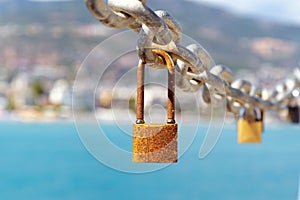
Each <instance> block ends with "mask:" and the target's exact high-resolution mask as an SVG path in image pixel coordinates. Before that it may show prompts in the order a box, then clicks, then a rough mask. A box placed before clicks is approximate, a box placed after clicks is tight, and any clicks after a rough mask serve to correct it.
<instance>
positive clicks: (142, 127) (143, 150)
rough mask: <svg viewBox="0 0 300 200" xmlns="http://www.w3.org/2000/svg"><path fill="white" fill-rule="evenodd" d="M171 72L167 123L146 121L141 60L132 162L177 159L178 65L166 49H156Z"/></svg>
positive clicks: (140, 63) (168, 161)
mask: <svg viewBox="0 0 300 200" xmlns="http://www.w3.org/2000/svg"><path fill="white" fill-rule="evenodd" d="M153 52H154V53H156V54H157V55H158V56H159V57H160V59H162V62H163V63H164V64H165V65H167V69H168V70H167V71H168V94H167V96H168V120H167V123H164V124H146V123H145V122H144V73H145V63H144V62H143V61H140V62H139V65H138V73H137V105H136V123H135V124H134V125H133V135H132V136H133V137H132V138H133V140H132V160H133V162H147V163H150V162H152V163H170V162H177V156H178V155H177V124H176V122H175V68H174V63H173V60H172V58H171V56H170V55H169V54H168V53H166V52H165V51H161V50H154V51H153Z"/></svg>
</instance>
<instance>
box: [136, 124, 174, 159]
mask: <svg viewBox="0 0 300 200" xmlns="http://www.w3.org/2000/svg"><path fill="white" fill-rule="evenodd" d="M177 156H178V155H177V124H134V126H133V155H132V160H133V161H134V162H157V163H169V162H177Z"/></svg>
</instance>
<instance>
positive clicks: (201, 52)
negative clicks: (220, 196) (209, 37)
mask: <svg viewBox="0 0 300 200" xmlns="http://www.w3.org/2000/svg"><path fill="white" fill-rule="evenodd" d="M86 5H87V7H88V9H89V10H90V12H91V13H92V14H93V15H94V16H95V17H96V18H97V19H98V20H99V21H101V22H102V23H103V24H104V25H106V26H109V27H113V28H125V27H127V28H129V29H131V30H133V31H134V32H136V33H138V34H139V38H138V44H137V48H138V54H139V57H140V58H141V59H142V60H143V61H144V62H145V63H147V64H148V65H149V66H152V67H155V68H163V67H164V66H162V65H161V64H159V61H158V56H157V55H156V54H155V53H153V51H152V50H153V49H161V50H164V51H167V52H168V53H169V54H170V55H171V56H172V59H173V60H174V63H175V64H176V85H177V86H178V87H179V88H180V89H182V90H183V91H185V92H196V91H199V90H200V88H201V87H202V86H203V89H202V90H201V92H202V93H201V95H202V98H203V100H204V101H205V102H206V103H208V104H210V103H211V102H221V101H224V100H225V99H226V100H227V110H228V111H230V112H232V113H235V114H238V113H239V111H240V109H241V108H242V107H245V108H251V109H254V108H259V109H262V110H266V109H271V110H275V111H280V110H282V109H284V108H286V107H287V106H288V103H289V99H290V98H292V92H293V91H294V90H295V89H296V88H298V87H299V86H300V67H298V68H296V69H295V70H294V73H293V75H292V76H291V77H290V78H288V79H286V80H285V81H283V82H282V83H280V84H278V85H277V86H276V87H275V88H274V89H273V90H266V89H262V88H261V87H260V86H255V85H253V84H251V83H250V82H248V81H246V80H235V81H233V76H232V71H231V70H230V69H229V68H228V67H226V66H224V65H215V64H214V62H213V60H212V58H211V57H210V55H209V54H208V52H207V51H206V50H205V49H204V48H203V47H202V46H200V45H197V44H192V45H189V46H187V47H184V46H182V45H181V37H182V29H181V27H180V25H179V23H178V22H177V21H176V20H175V19H174V18H173V17H172V16H171V15H170V14H169V13H167V12H166V11H163V10H158V11H153V10H151V9H150V8H149V7H147V5H146V0H126V1H125V0H124V1H119V0H107V3H105V2H104V1H103V0H86ZM211 98H214V101H212V99H211Z"/></svg>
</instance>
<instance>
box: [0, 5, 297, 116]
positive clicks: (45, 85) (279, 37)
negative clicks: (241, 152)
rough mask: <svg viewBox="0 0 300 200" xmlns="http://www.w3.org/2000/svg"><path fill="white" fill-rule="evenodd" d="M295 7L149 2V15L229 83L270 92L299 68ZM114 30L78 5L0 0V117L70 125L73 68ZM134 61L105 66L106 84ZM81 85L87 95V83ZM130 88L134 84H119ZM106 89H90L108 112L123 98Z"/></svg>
mask: <svg viewBox="0 0 300 200" xmlns="http://www.w3.org/2000/svg"><path fill="white" fill-rule="evenodd" d="M298 4H299V3H298V2H297V1H289V3H285V4H283V3H282V2H281V1H268V0H265V1H247V2H246V3H240V2H235V1H231V2H226V3H225V2H223V1H218V0H215V1H201V0H198V1H196V0H195V1H178V2H177V3H173V2H172V1H171V0H166V1H158V0H151V1H149V2H148V5H149V6H150V7H151V8H152V9H154V10H157V9H165V10H167V11H168V12H169V13H170V14H171V15H172V16H173V17H175V19H177V20H178V22H179V23H180V24H181V26H182V28H183V32H184V33H185V34H186V35H188V36H190V37H192V38H193V39H195V40H196V41H197V42H199V43H200V44H201V45H202V46H203V47H204V48H205V49H206V50H207V51H208V52H209V53H210V54H211V56H212V58H213V59H214V61H215V63H217V64H225V65H227V66H229V67H230V68H231V69H232V71H233V73H234V75H235V78H241V77H243V78H244V79H247V80H250V81H251V82H252V83H260V84H261V85H262V86H263V87H265V88H274V87H275V84H276V83H279V82H280V81H281V80H282V79H284V78H286V77H288V76H289V75H291V73H292V69H293V68H295V67H297V66H298V65H299V59H300V57H299V55H300V48H299V46H300V37H299V35H300V25H299V24H300V22H299V21H300V20H299V15H297V13H298V11H297V9H298V8H299V6H297V5H298ZM187 11H188V12H187ZM120 31H122V30H115V29H111V28H107V27H105V26H104V25H102V24H101V23H100V22H98V21H97V20H96V19H95V18H94V17H93V16H92V15H91V14H90V13H89V12H88V10H87V9H86V7H85V5H84V2H83V1H80V0H73V1H72V0H68V1H66V0H65V1H60V0H55V1H54V0H52V1H51V0H31V1H29V0H25V1H24V0H10V1H8V0H7V1H6V0H1V1H0V41H1V48H0V65H1V67H0V119H1V120H6V119H22V120H56V119H69V118H70V117H71V109H70V108H71V96H72V95H71V94H72V86H73V81H74V79H75V75H76V72H77V70H78V68H79V66H80V65H81V63H82V62H83V60H84V59H85V58H86V56H87V55H88V53H89V52H90V51H91V50H92V49H93V48H94V47H95V46H96V45H98V44H99V43H100V42H101V41H103V40H104V39H106V38H108V36H110V35H112V34H114V33H117V32H120ZM136 62H137V57H136V56H134V55H131V56H130V55H129V56H127V57H126V58H125V59H123V60H119V61H118V60H117V62H115V63H112V67H111V68H112V70H110V71H109V72H108V73H107V74H106V77H108V78H107V79H106V81H107V84H105V85H114V84H115V83H116V82H117V81H118V79H119V78H120V77H121V76H122V75H123V74H124V73H125V72H126V71H128V70H129V69H131V68H132V66H134V65H135V63H136ZM86 78H87V79H88V75H87V77H86ZM154 78H155V77H154ZM83 84H84V83H83ZM84 85H86V89H87V90H88V87H89V85H88V84H84ZM134 87H135V81H132V82H131V83H126V85H125V88H134ZM123 89H124V88H123ZM110 91H111V88H109V87H108V88H102V89H101V91H100V90H98V91H97V94H96V99H95V101H96V106H98V107H100V108H106V109H107V108H108V109H109V108H110V107H111V101H112V100H113V99H114V98H118V97H117V96H122V95H113V94H111V92H110ZM82 96H84V93H83V94H82ZM189 96H190V95H187V96H186V98H189ZM190 97H191V96H190ZM129 98H130V97H128V99H129ZM117 100H119V99H117ZM121 100H122V99H121ZM153 101H154V100H153ZM85 103H86V102H85V101H82V104H83V105H76V106H79V107H80V108H81V109H82V110H83V111H84V110H87V111H88V110H91V109H93V105H84V104H85ZM126 106H127V107H128V105H126ZM127 107H126V108H125V109H128V108H127ZM100 115H101V114H100Z"/></svg>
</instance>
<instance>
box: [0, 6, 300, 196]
mask: <svg viewBox="0 0 300 200" xmlns="http://www.w3.org/2000/svg"><path fill="white" fill-rule="evenodd" d="M299 2H300V1H298V0H289V1H285V2H283V1H280V0H260V1H258V0H252V1H250V0H245V1H242V2H241V1H237V0H232V1H221V0H210V1H208V0H193V1H191V0H189V1H183V0H176V1H174V0H163V1H160V0H148V3H147V5H148V6H149V7H151V8H152V9H154V10H158V9H162V10H166V11H168V12H169V13H170V14H171V15H172V16H173V17H174V18H175V19H177V20H178V22H179V23H180V24H181V26H182V29H183V33H184V34H186V35H188V36H190V37H191V38H193V39H194V40H196V41H197V42H198V43H200V44H201V45H202V46H203V47H204V48H205V49H206V50H207V51H208V52H209V53H210V55H211V56H212V58H213V59H214V61H215V63H217V64H225V65H227V66H229V67H230V68H231V70H232V72H233V74H234V77H235V79H237V78H243V79H246V80H249V81H251V82H252V83H260V84H261V85H262V86H263V87H265V88H274V87H275V85H276V84H277V83H279V82H281V81H283V80H284V79H285V78H286V77H289V76H291V75H292V72H293V68H295V67H298V66H299V61H300V18H299V17H300V15H299V14H298V13H300V5H299V4H300V3H299ZM121 31H124V30H116V29H111V28H108V27H105V26H104V25H102V24H101V23H100V22H98V21H97V20H96V19H95V18H94V17H93V16H92V15H91V14H90V13H89V12H88V10H87V8H86V6H85V3H84V1H83V0H0V199H64V200H66V199H70V200H71V199H72V200H74V199H141V198H142V199H163V200H165V199H172V200H174V199H222V200H224V199H230V200H232V199H238V200H240V199H243V200H245V199H249V200H250V199H251V200H252V199H257V200H259V199H262V200H265V199H272V200H273V199H279V200H281V199H297V197H298V199H299V194H300V193H299V188H298V187H299V166H300V160H299V154H300V148H299V141H300V135H299V124H295V125H292V124H289V123H285V122H286V121H285V122H284V123H283V121H281V122H282V123H277V121H278V120H281V119H278V116H277V114H274V113H273V114H272V115H271V116H268V119H270V118H269V117H272V118H274V119H276V120H277V121H276V122H274V121H271V122H270V123H267V124H266V126H265V132H264V134H263V143H262V144H260V145H239V144H237V142H236V121H235V120H231V121H230V120H229V121H226V122H229V123H226V122H225V126H224V128H223V131H222V135H221V136H220V139H219V142H218V143H217V145H216V146H215V148H214V150H213V151H212V153H211V154H210V155H209V156H208V157H206V158H205V159H203V160H199V159H198V153H199V148H200V144H201V143H202V142H203V140H204V138H205V134H206V131H207V129H208V127H209V125H208V123H207V121H205V120H202V114H203V113H204V114H205V113H206V114H207V116H209V114H210V110H208V111H207V107H205V106H199V109H200V112H201V123H200V124H195V123H194V121H193V120H195V119H194V118H195V116H193V114H199V112H198V111H197V112H196V110H197V109H195V107H194V106H193V105H195V104H197V103H198V102H195V99H199V93H196V94H193V95H192V94H186V93H185V94H181V95H184V98H182V99H181V104H180V107H178V108H177V109H179V110H178V111H177V112H178V113H180V111H182V110H184V109H186V110H188V111H189V112H190V114H191V115H190V118H189V119H188V120H186V121H190V123H187V124H181V125H180V128H179V140H180V141H182V139H184V138H187V137H186V136H187V135H188V136H191V134H194V133H195V131H196V133H197V134H196V137H195V138H194V140H193V141H192V142H193V144H192V145H191V148H189V149H188V150H187V151H186V153H185V154H184V155H183V156H181V157H180V158H179V162H178V163H177V164H173V165H170V166H169V167H168V168H165V169H163V170H159V171H156V172H153V173H147V174H129V173H124V172H120V171H117V170H114V169H112V168H111V167H109V166H105V165H103V164H102V163H100V162H99V161H98V160H96V159H95V158H94V157H93V156H92V155H91V154H90V153H89V152H88V151H89V149H88V151H87V150H86V149H85V147H84V145H83V143H82V142H81V140H80V138H79V137H80V136H79V137H78V134H77V133H78V131H77V129H76V127H75V125H74V124H73V116H72V89H73V83H74V80H75V77H76V73H77V70H78V69H79V68H80V66H81V64H82V62H83V61H84V59H85V58H86V57H87V56H88V55H89V53H90V52H91V50H92V49H93V48H94V47H95V46H97V45H98V44H99V43H101V42H102V41H104V40H105V39H107V38H109V37H110V36H112V35H113V34H115V33H118V32H121ZM121 45H122V44H121ZM116 48H117V47H116ZM101 56H105V54H103V55H99V60H101ZM137 59H138V58H137V56H136V54H135V53H134V52H133V53H132V52H131V53H128V54H127V55H124V57H120V58H118V59H116V60H115V61H114V62H112V63H111V66H109V67H108V68H107V70H106V71H105V73H104V75H103V78H102V79H101V82H100V84H99V87H98V88H97V90H96V95H95V99H92V100H90V99H87V98H86V94H87V91H89V92H90V90H91V89H94V88H90V84H91V81H94V80H95V79H92V78H91V77H92V75H93V70H97V69H94V68H89V69H91V71H88V72H87V73H83V74H81V75H82V76H83V77H81V78H82V79H81V80H82V82H80V86H82V88H81V89H82V90H81V93H78V96H76V98H79V99H81V100H80V101H76V102H77V103H78V104H76V105H74V106H75V108H76V109H78V110H79V111H80V112H82V123H83V122H89V118H88V117H86V116H87V115H85V114H86V113H92V114H93V115H94V111H96V113H95V114H96V117H97V118H98V123H99V124H100V125H101V129H102V130H103V131H104V132H105V133H106V135H107V136H108V138H109V139H111V142H112V143H114V144H117V146H118V145H120V146H121V147H125V148H124V149H125V150H127V151H129V152H130V150H131V132H130V131H131V129H132V121H133V120H134V98H133V97H134V92H135V87H136V85H135V80H133V79H132V77H134V76H135V75H132V76H131V72H133V73H134V74H135V71H131V70H132V68H133V67H134V66H136V64H137ZM97 62H98V60H92V61H91V63H93V64H95V66H97ZM97 67H99V68H100V67H102V66H97ZM124 74H129V75H128V76H127V79H126V80H125V81H120V79H121V78H122V77H123V75H124ZM148 74H149V76H151V79H152V80H153V81H158V80H160V79H161V76H156V75H154V73H153V74H152V73H148ZM134 79H135V78H134ZM122 80H123V79H122ZM128 80H132V81H128ZM114 86H116V87H114ZM161 89H162V88H161V87H159V88H157V87H153V88H149V90H148V91H147V94H150V97H148V100H150V101H149V104H155V105H157V104H161V103H162V102H164V101H165V100H164V98H161V96H159V95H160V94H161V91H162V90H161ZM157 91H159V92H157ZM178 92H180V91H179V90H178ZM297 95H298V96H299V92H298V93H297ZM191 102H193V103H191ZM94 105H95V106H96V109H95V108H94ZM111 110H114V112H115V113H113V112H112V111H111ZM158 110H162V109H161V107H159V106H158ZM113 115H114V116H113ZM124 116H125V117H124ZM128 116H129V117H128ZM177 116H178V118H180V117H181V116H180V114H178V115H177ZM126 117H127V118H126ZM131 117H132V118H131ZM159 117H161V116H159ZM198 117H200V116H198ZM128 118H129V119H128ZM119 120H120V121H122V120H124V121H125V122H126V123H125V125H121V124H119V122H120V121H119ZM128 121H130V123H128ZM49 122H50V123H49ZM83 124H84V125H86V129H84V130H86V134H88V133H89V132H92V131H95V126H92V125H91V126H90V124H88V123H87V124H86V123H83ZM99 124H98V125H99ZM98 125H97V126H98ZM98 128H99V127H98ZM124 130H126V131H124ZM127 130H129V131H127ZM82 134H84V133H82ZM90 139H91V140H97V139H99V138H98V137H95V138H90ZM118 147H119V146H118ZM121 147H120V148H121ZM99 148H104V147H99ZM179 148H181V147H180V145H179ZM102 150H103V151H106V149H102ZM108 153H109V152H108ZM111 156H112V158H113V159H117V160H118V159H119V160H120V165H122V164H123V163H122V159H125V158H120V157H118V156H119V155H111ZM121 171H122V170H121Z"/></svg>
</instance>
